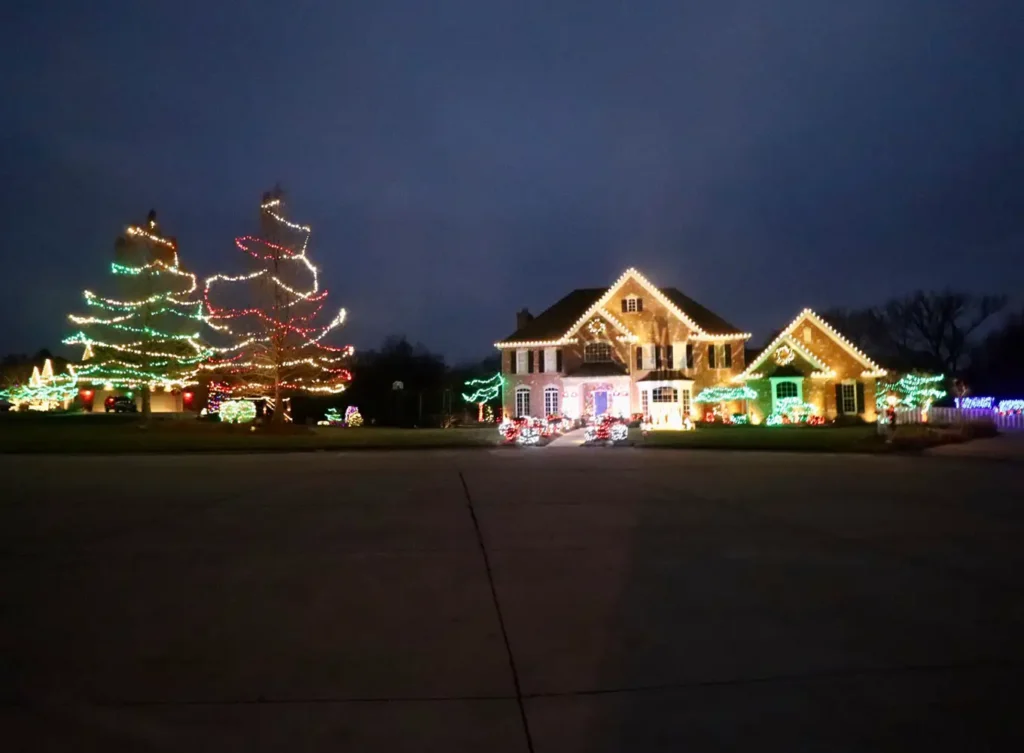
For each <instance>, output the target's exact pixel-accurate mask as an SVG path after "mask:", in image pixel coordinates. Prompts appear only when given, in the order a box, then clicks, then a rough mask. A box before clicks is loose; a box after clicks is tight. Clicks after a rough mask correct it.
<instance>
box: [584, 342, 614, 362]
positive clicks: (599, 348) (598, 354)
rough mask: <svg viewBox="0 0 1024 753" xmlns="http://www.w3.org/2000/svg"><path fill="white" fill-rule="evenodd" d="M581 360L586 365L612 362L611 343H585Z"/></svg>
mask: <svg viewBox="0 0 1024 753" xmlns="http://www.w3.org/2000/svg"><path fill="white" fill-rule="evenodd" d="M583 360H584V361H586V362H587V363H595V362H600V361H610V360H612V346H611V343H587V344H586V345H585V346H584V347H583Z"/></svg>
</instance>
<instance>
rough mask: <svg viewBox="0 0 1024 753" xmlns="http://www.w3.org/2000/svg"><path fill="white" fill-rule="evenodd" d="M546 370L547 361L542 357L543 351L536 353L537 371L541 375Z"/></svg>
mask: <svg viewBox="0 0 1024 753" xmlns="http://www.w3.org/2000/svg"><path fill="white" fill-rule="evenodd" d="M547 369H548V364H547V359H546V358H545V357H544V351H543V350H538V351H537V371H538V372H539V373H541V374H543V373H544V372H545V371H547Z"/></svg>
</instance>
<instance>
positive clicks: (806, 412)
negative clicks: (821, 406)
mask: <svg viewBox="0 0 1024 753" xmlns="http://www.w3.org/2000/svg"><path fill="white" fill-rule="evenodd" d="M821 423H824V418H823V417H822V416H818V415H816V414H815V413H814V406H813V405H811V404H810V403H805V402H803V401H802V400H801V399H800V398H798V397H786V398H783V399H781V400H777V401H776V403H775V410H773V411H772V412H771V414H770V415H769V416H768V418H767V419H766V420H765V424H766V425H767V426H782V425H783V424H810V425H815V424H821Z"/></svg>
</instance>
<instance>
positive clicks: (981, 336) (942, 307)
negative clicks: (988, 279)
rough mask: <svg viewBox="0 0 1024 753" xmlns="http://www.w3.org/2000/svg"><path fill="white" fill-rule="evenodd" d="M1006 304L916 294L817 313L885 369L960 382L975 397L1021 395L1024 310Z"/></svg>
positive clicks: (992, 298)
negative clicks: (968, 387) (865, 306)
mask: <svg viewBox="0 0 1024 753" xmlns="http://www.w3.org/2000/svg"><path fill="white" fill-rule="evenodd" d="M1007 302H1008V301H1007V298H1006V297H1005V296H994V295H974V294H971V293H959V292H954V291H951V290H944V291H932V292H926V291H917V292H915V293H911V294H910V295H907V296H904V297H902V298H894V299H892V300H890V301H888V302H887V303H885V304H883V305H880V306H873V307H868V308H862V309H848V308H834V309H831V310H828V311H823V312H821V316H822V318H823V319H825V321H827V322H828V323H829V324H831V325H832V326H833V327H835V328H836V329H837V330H839V332H841V333H842V334H843V335H844V336H845V337H846V338H847V339H849V340H850V341H851V342H853V343H854V344H855V345H856V346H857V347H858V348H860V349H861V350H863V351H865V352H866V353H868V354H869V355H870V356H871V357H872V358H873V359H874V360H875V361H877V362H879V363H881V364H882V365H884V366H885V367H886V368H888V369H891V370H894V371H898V372H910V371H925V372H930V373H936V374H944V375H945V376H947V377H950V378H960V379H963V380H964V381H966V382H967V383H968V385H970V387H971V390H972V392H973V393H974V394H982V393H986V394H1010V393H1013V394H1020V393H1022V392H1024V359H1022V355H1024V310H1021V311H1018V312H1010V313H1007V311H1006V308H1007Z"/></svg>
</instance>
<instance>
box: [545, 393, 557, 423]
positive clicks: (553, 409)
mask: <svg viewBox="0 0 1024 753" xmlns="http://www.w3.org/2000/svg"><path fill="white" fill-rule="evenodd" d="M552 413H558V388H557V387H545V388H544V415H545V416H550V415H551V414H552Z"/></svg>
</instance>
